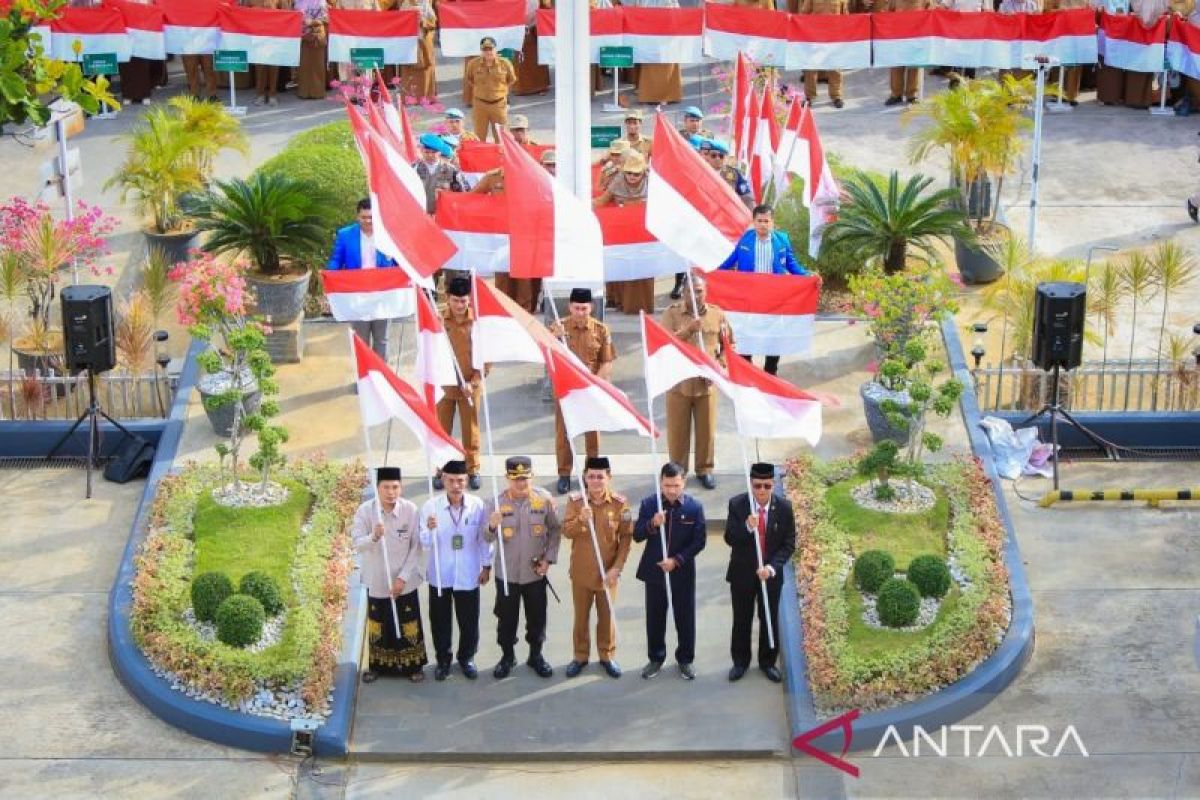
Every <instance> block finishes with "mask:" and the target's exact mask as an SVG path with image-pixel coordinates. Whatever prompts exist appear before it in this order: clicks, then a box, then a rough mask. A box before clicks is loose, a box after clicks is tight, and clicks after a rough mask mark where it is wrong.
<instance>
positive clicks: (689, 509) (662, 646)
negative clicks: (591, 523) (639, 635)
mask: <svg viewBox="0 0 1200 800" xmlns="http://www.w3.org/2000/svg"><path fill="white" fill-rule="evenodd" d="M685 485H686V479H685V477H684V471H683V467H681V466H680V465H679V464H676V463H675V462H674V461H668V462H667V463H666V464H663V466H662V469H661V470H660V471H659V491H660V494H659V496H658V497H655V496H654V495H651V496H650V497H647V498H646V499H644V500H642V505H641V507H640V508H639V509H638V518H637V523H636V524H635V525H634V526H633V540H634V541H635V542H645V543H646V547H645V549H644V550H642V560H641V561H640V562H639V563H638V570H637V579H638V580H639V581H641V582H642V583H644V584H645V585H646V647H647V650H648V651H649V656H650V660H649V662H648V663H647V664H646V666H645V667H643V668H642V677H643V678H646V679H650V678H653V677H654V676H655V675H657V674H658V673H659V671H660V670H662V665H663V662H664V661H666V660H667V581H670V582H671V604H672V608H673V611H674V614H675V637H676V639H677V640H678V643H679V644H678V647H676V648H675V660H676V661H678V662H679V676H680V677H681V678H683V679H684V680H689V681H691V680H695V679H696V672H695V670H694V669H693V667H692V661H694V660H695V658H696V556H698V555H699V554H700V551H701V550H703V549H704V544H705V536H706V535H707V530H706V523H705V521H704V507H703V506H702V505H700V501H698V500H696V498H694V497H692V496H691V495H687V494H684V491H683V490H684V488H685ZM660 503H661V506H660ZM660 508H661V509H662V510H661V511H660V510H659V509H660ZM663 526H665V528H666V537H667V553H666V557H664V556H663V547H662V540H661V537H660V534H659V528H660V527H663Z"/></svg>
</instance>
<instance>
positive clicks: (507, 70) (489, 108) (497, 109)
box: [463, 55, 517, 140]
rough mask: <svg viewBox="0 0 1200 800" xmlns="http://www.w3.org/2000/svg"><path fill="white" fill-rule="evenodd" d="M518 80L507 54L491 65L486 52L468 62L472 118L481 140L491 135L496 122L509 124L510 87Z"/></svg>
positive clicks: (466, 73) (498, 57)
mask: <svg viewBox="0 0 1200 800" xmlns="http://www.w3.org/2000/svg"><path fill="white" fill-rule="evenodd" d="M516 82H517V71H516V70H515V69H514V68H513V65H512V62H511V61H509V60H508V59H507V58H505V57H504V56H501V55H497V56H496V60H495V62H493V63H492V65H491V66H490V67H489V66H488V65H487V64H485V63H483V56H475V57H474V58H472V59H471V60H470V61H468V62H467V67H466V70H465V71H464V72H463V83H465V84H467V86H468V87H469V88H470V94H471V121H472V123H473V124H474V126H475V135H476V136H478V137H479V138H480V139H481V140H486V139H487V137H488V130H489V128H490V127H491V125H492V124H495V125H501V126H504V127H507V126H508V90H509V88H510V87H511V86H512V85H513V84H514V83H516ZM494 136H495V135H494V134H493V138H494Z"/></svg>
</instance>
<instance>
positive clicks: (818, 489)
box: [787, 458, 1011, 717]
mask: <svg viewBox="0 0 1200 800" xmlns="http://www.w3.org/2000/svg"><path fill="white" fill-rule="evenodd" d="M855 475H856V470H855V462H854V460H852V459H847V460H841V461H836V462H832V463H828V464H825V463H820V462H817V461H815V460H812V459H810V458H802V459H798V460H795V461H793V462H791V463H790V464H789V471H788V479H787V488H788V493H789V496H790V497H791V498H792V499H793V502H794V504H795V511H796V528H797V531H798V541H797V564H796V578H797V587H798V594H799V601H800V613H801V617H802V621H803V627H804V654H805V658H806V661H807V666H808V681H809V687H810V689H811V691H812V696H813V701H814V706H815V710H816V712H817V716H818V717H826V716H832V715H836V714H838V713H840V712H842V711H845V710H848V709H859V710H862V711H871V710H878V709H885V708H890V707H892V706H896V705H898V704H901V703H907V702H911V701H913V700H916V699H919V698H920V697H923V696H925V695H928V694H930V693H933V692H935V691H937V690H939V689H941V688H943V687H945V686H948V685H950V684H952V683H954V682H955V681H957V680H959V679H960V678H962V677H964V676H965V675H967V674H968V673H969V672H971V671H972V670H973V669H974V668H975V667H976V666H977V665H979V664H980V663H981V662H982V661H983V660H984V659H986V658H987V657H988V656H989V655H990V654H991V653H992V652H994V651H995V649H996V648H997V646H998V645H999V644H1000V642H1001V640H1002V639H1003V638H1004V634H1005V631H1006V630H1007V628H1008V624H1009V620H1010V616H1011V600H1010V594H1009V581H1008V570H1007V567H1006V566H1005V564H1004V547H1005V528H1004V526H1003V524H1002V522H1001V520H1000V517H999V514H998V512H997V509H996V505H995V499H994V497H993V494H992V489H991V486H990V483H989V482H988V480H987V478H986V476H985V475H984V473H983V469H982V467H981V465H980V464H979V463H978V462H976V461H974V460H967V459H959V460H955V461H953V462H951V463H949V464H944V465H938V466H930V467H927V468H926V474H925V475H924V476H923V478H922V481H923V483H925V485H927V486H928V487H930V488H931V489H933V490H934V493H935V495H936V501H935V504H934V506H933V507H932V508H930V509H928V510H926V511H922V512H919V513H914V514H889V513H884V512H879V511H872V510H868V509H864V508H861V507H860V506H858V505H857V504H855V502H854V501H853V499H851V491H852V489H853V487H854V486H855V485H856V484H857V483H858V479H857V478H856V477H855ZM870 549H882V550H890V551H891V552H892V553H893V554H894V555H895V561H896V564H897V568H898V569H903V568H904V567H905V565H907V564H908V563H909V561H910V560H911V558H912V557H915V556H917V555H922V554H931V555H940V556H946V557H947V559H948V561H949V562H950V567H951V572H952V573H953V575H954V579H955V580H954V583H953V585H952V587H951V589H950V591H949V593H947V594H946V596H945V597H944V598H943V599H942V600H941V602H940V604H939V606H938V608H937V611H936V615H935V616H934V617H933V621H932V622H931V623H930V624H928V625H925V626H919V627H916V628H915V629H912V630H906V629H900V630H886V629H880V628H876V627H873V626H871V625H868V624H867V623H866V622H865V621H864V619H863V610H864V600H865V598H864V596H863V595H862V594H861V593H860V592H859V590H858V589H857V588H856V587H855V586H854V582H853V581H852V579H851V577H850V571H851V566H852V563H853V560H854V557H855V556H857V555H859V554H861V553H863V552H864V551H866V550H870Z"/></svg>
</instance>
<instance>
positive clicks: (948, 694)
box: [779, 316, 1034, 753]
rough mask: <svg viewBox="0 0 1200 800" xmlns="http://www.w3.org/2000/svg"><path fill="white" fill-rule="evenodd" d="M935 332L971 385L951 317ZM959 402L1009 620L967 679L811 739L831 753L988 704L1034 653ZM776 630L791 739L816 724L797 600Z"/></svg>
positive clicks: (1012, 551) (1021, 583)
mask: <svg viewBox="0 0 1200 800" xmlns="http://www.w3.org/2000/svg"><path fill="white" fill-rule="evenodd" d="M941 327H942V339H943V341H944V342H945V345H946V353H947V355H948V357H949V361H950V369H951V370H952V371H953V372H954V376H955V377H956V378H958V379H959V380H960V381H962V382H963V385H964V386H966V387H970V386H971V385H972V378H971V373H970V370H969V368H968V367H967V363H966V358H965V357H964V355H963V350H962V342H961V341H960V339H959V336H958V331H957V330H955V327H954V318H953V317H949V316H948V317H946V318H945V319H944V320H943V321H942V324H941ZM959 402H960V408H961V410H962V415H963V421H964V423H965V424H966V428H967V435H968V436H969V437H970V441H971V450H972V451H973V452H974V454H975V456H976V457H977V458H979V460H980V462H981V464H982V467H983V471H984V474H985V475H986V476H987V477H988V479H989V480H990V481H991V484H992V494H993V496H994V497H995V500H996V509H997V511H998V512H999V514H1000V520H1001V522H1002V523H1003V525H1004V528H1005V531H1006V533H1007V538H1006V540H1005V544H1004V563H1005V566H1006V567H1007V568H1008V573H1009V585H1010V591H1011V597H1012V620H1011V622H1010V624H1009V627H1008V631H1007V632H1006V633H1005V636H1004V639H1003V641H1001V643H1000V646H999V647H997V648H996V650H995V652H993V653H992V654H991V655H990V656H989V657H988V658H987V659H985V660H984V661H983V662H982V663H981V664H979V666H977V667H976V668H975V669H974V670H972V671H971V672H970V674H968V675H967V676H966V677H964V678H962V679H960V680H958V681H956V682H955V683H953V684H951V685H950V686H947V687H945V688H944V689H940V690H939V691H937V692H934V693H933V694H931V695H929V696H927V697H923V698H921V699H920V700H917V701H916V702H913V703H906V704H904V705H901V706H897V707H895V708H889V709H886V710H883V711H872V712H867V713H863V714H860V715H859V716H858V718H857V719H855V720H854V721H853V723H852V736H848V737H843V735H842V731H841V728H834V729H833V730H832V731H830V732H828V733H825V734H824V735H821V736H817V737H814V738H813V739H812V740H811V742H810V746H815V747H817V748H819V749H821V750H825V751H827V752H831V753H837V752H843V750H844V749H847V750H856V751H861V750H867V749H871V748H875V747H877V746H878V744H879V743H880V742H881V741H882V740H883V738H884V736H885V734H887V732H888V730H889V728H892V727H894V728H895V730H896V732H897V733H898V734H899V736H900V738H901V739H902V740H904V741H909V740H910V739H911V738H912V736H913V729H914V728H916V727H918V726H919V727H921V728H922V729H924V730H926V731H931V730H934V729H936V728H939V727H941V726H943V725H950V724H953V723H955V722H957V721H958V720H961V719H963V718H964V717H966V716H968V715H970V714H972V713H974V712H975V711H978V710H979V709H981V708H983V707H984V706H985V705H987V704H988V703H989V702H991V700H992V699H993V698H994V697H996V696H997V695H998V694H1000V692H1002V691H1003V690H1004V689H1005V688H1006V687H1007V686H1008V685H1009V684H1010V683H1012V681H1013V680H1014V679H1015V678H1016V677H1017V675H1018V674H1019V673H1020V672H1021V668H1022V667H1024V666H1025V663H1026V662H1027V661H1028V660H1029V657H1030V655H1032V653H1033V644H1034V628H1033V597H1032V595H1031V594H1030V591H1029V581H1028V579H1027V577H1026V575H1025V567H1024V566H1023V565H1022V563H1021V550H1020V547H1018V545H1017V537H1016V532H1015V530H1014V529H1013V523H1012V516H1011V514H1010V513H1009V510H1008V504H1007V503H1006V502H1005V499H1004V492H1003V490H1002V489H1001V484H1000V476H999V475H998V474H997V472H996V466H995V463H994V460H993V458H992V448H991V443H990V442H989V441H988V438H987V435H986V434H985V433H984V432H983V429H982V428H981V427H980V426H979V421H980V419H981V418H982V417H981V414H980V411H979V405H978V403H977V402H976V399H975V394H974V393H973V392H971V391H969V390H968V391H964V392H963V394H962V397H961V399H960V401H959ZM783 585H784V596H785V597H788V598H792V597H797V596H798V595H797V592H796V577H795V574H794V570H787V571H785V572H784V580H783ZM779 629H780V645H781V649H782V651H783V655H784V667H785V685H786V687H787V695H788V719H789V722H790V726H791V733H792V737H793V740H794V739H795V738H796V737H799V736H800V735H801V734H803V733H804V732H805V731H809V730H812V729H813V728H815V727H817V725H819V724H821V722H822V720H819V719H818V718H817V716H816V711H815V709H814V706H813V697H812V692H810V691H809V685H808V665H807V663H806V660H805V658H804V644H803V643H804V628H803V622H802V620H801V616H800V606H799V603H797V602H786V603H781V604H780V609H779ZM889 738H890V737H889Z"/></svg>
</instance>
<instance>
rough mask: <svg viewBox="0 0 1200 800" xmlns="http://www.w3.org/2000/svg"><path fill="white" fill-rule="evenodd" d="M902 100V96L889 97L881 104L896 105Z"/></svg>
mask: <svg viewBox="0 0 1200 800" xmlns="http://www.w3.org/2000/svg"><path fill="white" fill-rule="evenodd" d="M903 102H904V98H902V97H889V98H888V99H887V100H884V101H883V104H884V105H885V106H898V105H900V104H901V103H903Z"/></svg>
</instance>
